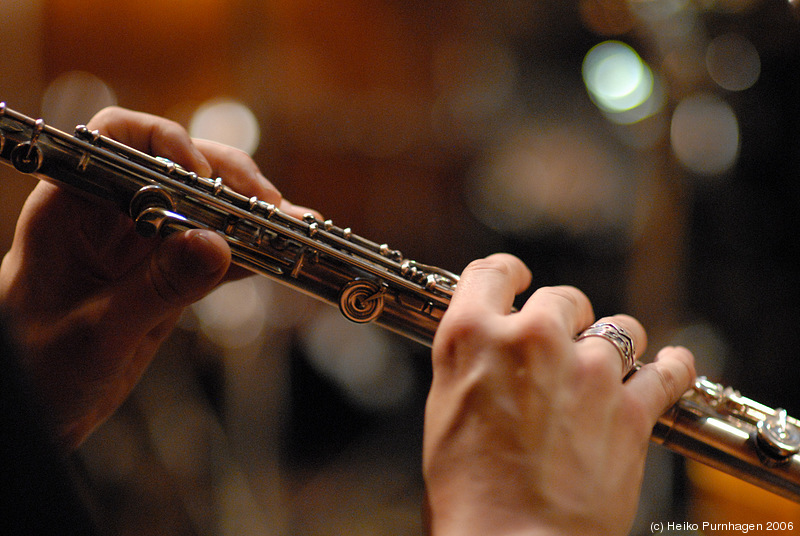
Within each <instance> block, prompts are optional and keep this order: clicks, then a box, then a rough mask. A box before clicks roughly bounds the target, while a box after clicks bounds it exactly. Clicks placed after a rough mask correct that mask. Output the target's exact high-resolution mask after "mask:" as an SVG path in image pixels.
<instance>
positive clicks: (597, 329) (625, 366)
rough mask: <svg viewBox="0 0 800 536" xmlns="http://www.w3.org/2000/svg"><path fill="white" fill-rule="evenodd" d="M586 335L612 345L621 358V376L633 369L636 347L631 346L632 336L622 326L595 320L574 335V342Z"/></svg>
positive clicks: (584, 337)
mask: <svg viewBox="0 0 800 536" xmlns="http://www.w3.org/2000/svg"><path fill="white" fill-rule="evenodd" d="M587 337H600V338H601V339H605V340H607V341H608V342H610V343H611V344H613V345H614V347H615V348H616V349H617V351H618V352H619V356H620V358H621V359H622V377H623V378H624V377H626V376H627V375H628V373H629V372H631V371H632V370H633V368H634V366H635V365H636V349H635V348H634V346H633V337H631V335H630V334H629V333H628V332H627V331H626V330H625V329H624V328H622V327H621V326H618V325H617V324H614V323H612V322H595V323H594V324H592V325H591V326H589V327H588V328H586V329H585V330H584V331H583V332H582V333H580V334H579V335H578V336H577V337H575V342H578V341H581V340H583V339H586V338H587Z"/></svg>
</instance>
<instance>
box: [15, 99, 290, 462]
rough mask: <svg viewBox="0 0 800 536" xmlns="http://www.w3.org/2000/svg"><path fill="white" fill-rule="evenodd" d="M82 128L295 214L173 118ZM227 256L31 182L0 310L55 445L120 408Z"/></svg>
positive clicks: (213, 240) (253, 173) (236, 157)
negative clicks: (140, 230) (143, 233)
mask: <svg viewBox="0 0 800 536" xmlns="http://www.w3.org/2000/svg"><path fill="white" fill-rule="evenodd" d="M88 127H89V128H90V129H92V130H94V129H97V130H99V131H100V132H101V133H102V134H105V135H108V136H110V137H112V138H115V139H117V140H118V141H120V142H122V143H125V144H127V145H130V146H133V147H135V148H137V149H139V150H142V151H144V152H147V153H150V154H154V155H157V156H163V157H166V158H169V159H171V160H173V161H175V162H177V163H178V164H181V165H182V166H183V167H185V168H187V169H189V170H192V171H195V172H197V173H198V174H200V175H201V176H205V177H217V176H221V177H223V179H224V180H225V182H226V184H228V185H230V186H231V187H233V188H234V189H236V190H238V191H240V192H241V193H243V194H245V195H248V196H252V195H256V196H258V197H259V198H260V199H262V200H264V201H267V202H271V203H275V204H278V205H279V206H280V207H281V208H282V209H283V210H286V211H288V212H290V213H292V214H293V215H296V216H299V215H300V212H301V210H300V209H299V208H296V207H293V206H292V205H291V204H289V203H288V202H286V201H284V200H282V198H281V196H280V194H279V193H278V191H277V190H276V189H275V188H274V187H273V186H272V185H271V184H270V183H269V182H268V181H267V179H265V178H264V177H263V176H262V175H261V173H260V172H259V171H258V168H257V167H256V165H255V164H254V163H253V162H252V160H250V158H249V157H248V156H247V155H246V154H245V153H242V152H240V151H238V150H235V149H231V148H229V147H225V146H222V145H219V144H215V143H211V142H208V141H199V140H197V141H194V142H193V141H192V140H191V139H190V138H189V135H188V134H187V133H186V131H185V130H184V129H183V128H182V127H180V126H179V125H178V124H176V123H173V122H170V121H167V120H164V119H160V118H157V117H154V116H151V115H146V114H141V113H135V112H131V111H128V110H123V109H121V108H109V109H105V110H103V111H101V112H100V113H98V114H97V115H96V116H95V117H94V119H92V121H91V122H90V123H89V125H88ZM230 255H231V254H230V249H229V248H228V245H227V243H226V242H225V241H224V240H223V239H222V238H221V237H220V236H219V235H218V234H217V233H215V232H210V231H199V230H193V231H189V232H186V233H176V234H174V235H171V236H170V237H168V238H167V239H164V240H162V239H158V238H154V239H144V238H142V237H140V236H138V235H137V234H136V233H135V232H134V230H133V226H132V222H131V220H130V219H129V218H128V217H127V216H125V215H123V214H121V213H120V212H119V210H118V209H117V208H116V207H113V206H110V205H109V204H107V203H102V202H98V200H96V199H90V198H88V197H81V196H78V195H75V194H73V193H71V192H68V191H66V190H65V189H63V188H60V187H57V186H54V185H53V184H50V183H44V182H43V183H40V184H38V185H37V186H36V188H35V189H34V191H33V192H32V193H31V195H30V197H29V198H28V200H27V202H26V203H25V206H24V207H23V210H22V213H21V215H20V218H19V221H18V224H17V230H16V234H15V238H14V243H13V246H12V249H11V250H10V252H9V253H8V254H7V255H6V257H5V259H4V260H3V264H2V266H1V267H0V304H2V305H3V307H4V308H5V309H7V311H8V312H9V313H10V316H11V318H12V320H13V321H14V329H15V330H16V332H17V335H18V336H19V341H18V342H19V344H20V346H21V354H22V358H23V360H24V362H23V366H24V367H25V368H26V369H27V372H29V373H30V375H31V376H32V380H33V382H34V384H35V386H36V387H37V388H38V390H39V392H40V393H41V394H42V396H43V398H44V403H45V405H46V406H47V407H48V408H50V409H52V413H53V418H54V421H55V422H56V425H57V434H58V435H59V439H60V440H61V441H62V442H63V444H64V446H65V447H66V448H71V447H74V446H76V445H77V444H79V443H80V442H81V441H82V440H83V439H84V438H85V437H86V436H87V435H88V434H89V432H90V431H91V430H92V429H93V428H94V427H95V426H97V425H98V424H99V423H100V422H102V421H103V420H104V419H105V418H107V417H108V416H109V415H110V414H111V413H112V412H113V411H114V410H115V409H116V408H117V407H118V406H119V404H120V403H121V402H122V401H123V400H124V398H125V397H126V396H127V395H128V394H129V392H130V390H131V389H132V388H133V387H134V385H135V384H136V382H137V380H138V379H139V377H140V376H141V374H142V373H143V372H144V370H145V368H146V367H147V365H148V364H149V363H150V360H151V359H152V357H153V355H154V353H155V351H156V349H157V347H158V345H159V344H160V343H161V341H162V340H163V339H164V338H165V337H166V335H167V334H168V333H169V332H170V330H171V329H172V327H173V326H174V324H175V322H176V321H177V319H178V317H179V315H180V313H181V311H182V309H183V308H184V307H185V306H186V305H188V304H190V303H191V302H193V301H195V300H197V299H199V298H201V297H202V296H203V295H205V294H206V293H208V292H209V291H210V290H212V289H213V288H214V287H215V286H216V285H217V284H219V283H220V281H222V280H223V278H225V277H226V274H227V273H228V268H229V265H230V260H231V257H230ZM227 277H230V275H228V276H227Z"/></svg>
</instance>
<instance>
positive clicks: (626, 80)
mask: <svg viewBox="0 0 800 536" xmlns="http://www.w3.org/2000/svg"><path fill="white" fill-rule="evenodd" d="M583 81H584V84H585V85H586V89H587V90H588V92H589V95H591V97H592V100H593V101H594V103H595V104H596V105H597V107H598V108H600V109H601V110H603V111H604V112H606V114H607V115H608V116H609V118H610V119H612V120H613V121H615V122H618V123H634V122H636V121H639V120H641V119H644V118H645V117H649V116H650V115H652V114H653V113H655V112H656V111H657V110H658V108H659V107H660V106H659V103H660V102H661V101H662V99H661V98H660V96H661V92H660V91H654V88H655V87H656V84H655V78H654V76H653V72H652V71H651V69H650V67H649V66H648V65H647V63H645V61H644V60H643V59H642V58H641V57H640V56H639V54H637V52H636V51H635V50H634V49H633V48H631V47H630V46H628V45H626V44H625V43H621V42H619V41H605V42H603V43H600V44H598V45H596V46H594V47H593V48H592V49H591V50H589V52H588V53H587V54H586V56H585V57H584V60H583Z"/></svg>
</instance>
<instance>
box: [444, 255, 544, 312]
mask: <svg viewBox="0 0 800 536" xmlns="http://www.w3.org/2000/svg"><path fill="white" fill-rule="evenodd" d="M530 283H531V272H530V270H528V268H527V266H525V264H524V263H523V262H522V261H521V260H519V259H518V258H517V257H514V256H513V255H509V254H506V253H495V254H494V255H490V256H488V257H486V258H485V259H478V260H475V261H472V262H471V263H470V264H469V265H468V266H467V267H466V268H464V271H463V272H462V273H461V277H460V278H459V281H458V285H457V287H456V291H455V293H454V294H453V299H452V300H451V307H453V306H456V307H458V306H459V304H462V303H464V304H469V303H475V304H480V305H484V306H486V307H488V308H489V309H490V310H492V311H495V312H497V313H499V314H508V313H509V312H510V311H511V306H512V304H513V302H514V297H515V296H516V295H517V294H519V293H520V292H522V291H524V290H525V289H526V288H528V286H529V285H530Z"/></svg>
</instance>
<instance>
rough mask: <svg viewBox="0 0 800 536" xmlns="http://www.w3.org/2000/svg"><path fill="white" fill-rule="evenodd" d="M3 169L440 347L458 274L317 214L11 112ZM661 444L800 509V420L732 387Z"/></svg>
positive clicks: (708, 399) (707, 386) (699, 389)
mask: <svg viewBox="0 0 800 536" xmlns="http://www.w3.org/2000/svg"><path fill="white" fill-rule="evenodd" d="M0 160H2V161H3V162H5V163H6V164H8V165H10V166H13V167H14V168H16V169H17V170H18V171H20V172H22V173H26V174H31V175H34V176H35V177H36V178H38V179H42V180H48V181H50V182H54V183H56V184H59V185H62V186H66V187H68V188H71V189H73V190H75V191H77V192H79V193H83V194H89V195H93V196H98V197H100V198H103V199H106V200H108V201H110V202H112V203H115V204H116V205H117V206H118V207H119V209H120V210H122V211H124V212H125V213H127V214H129V215H130V217H131V218H132V220H133V221H134V222H135V227H136V230H137V231H138V232H139V233H140V234H142V235H144V236H156V235H160V236H166V235H168V234H170V233H173V232H176V231H183V230H188V229H194V228H203V229H211V230H214V231H216V232H218V233H220V235H222V236H223V237H224V238H225V240H226V241H227V242H228V244H229V245H230V248H231V251H232V254H233V262H234V263H236V264H238V265H240V266H243V267H245V268H248V269H250V270H252V271H254V272H257V273H260V274H263V275H265V276H267V277H270V278H272V279H274V280H276V281H278V282H281V283H284V284H286V285H288V286H290V287H291V288H293V289H296V290H298V291H301V292H304V293H306V294H308V295H310V296H313V297H315V298H317V299H319V300H322V301H324V302H327V303H329V304H331V305H333V306H336V307H338V308H339V310H340V311H341V313H342V314H343V315H344V316H345V317H346V318H348V319H349V320H351V321H353V322H357V323H367V322H375V323H377V324H379V325H381V326H383V327H385V328H388V329H390V330H392V331H394V332H396V333H399V334H400V335H402V336H405V337H407V338H409V339H412V340H414V341H417V342H420V343H422V344H425V345H428V346H430V345H431V342H432V340H433V336H434V333H435V332H436V328H437V327H438V325H439V321H440V320H441V318H442V315H443V314H444V312H445V311H446V310H447V307H448V304H449V303H450V299H451V297H452V295H453V292H454V290H455V288H456V285H457V284H458V276H457V275H456V274H453V273H451V272H449V271H447V270H443V269H441V268H437V267H435V266H429V265H426V264H421V263H418V262H416V261H413V260H410V259H406V258H405V257H404V256H403V255H402V254H401V253H400V252H399V251H397V250H395V249H391V248H389V247H388V246H387V245H386V244H378V243H376V242H372V241H370V240H367V239H365V238H362V237H360V236H358V235H356V234H354V233H353V232H352V231H351V230H350V229H349V228H340V227H337V226H336V225H334V224H333V222H331V221H330V220H327V221H320V220H318V219H317V218H316V217H315V216H314V215H312V214H308V215H306V216H305V217H304V218H302V219H298V218H294V217H292V216H289V215H288V214H285V213H283V212H281V211H280V210H279V209H278V207H276V206H275V205H273V204H270V203H266V202H264V201H261V200H259V199H257V198H255V197H246V196H243V195H241V194H239V193H237V192H235V191H234V190H232V189H231V188H229V187H228V186H226V185H225V184H223V182H222V179H220V178H216V179H211V178H205V177H201V176H198V175H197V174H196V173H192V172H189V171H187V170H185V169H183V168H182V167H180V166H179V165H177V164H175V163H173V162H171V161H169V160H166V159H163V158H158V157H153V156H150V155H147V154H145V153H142V152H140V151H137V150H135V149H133V148H131V147H128V146H126V145H123V144H121V143H119V142H116V141H114V140H112V139H110V138H108V137H105V136H101V135H100V134H99V133H97V132H92V131H89V130H88V129H87V128H86V127H85V126H78V127H77V128H76V129H75V133H74V135H70V134H67V133H65V132H62V131H60V130H58V129H55V128H53V127H50V126H48V125H46V124H45V123H44V121H43V120H42V119H33V118H30V117H27V116H25V115H22V114H20V113H18V112H15V111H13V110H11V109H9V108H7V107H6V104H5V103H0ZM651 439H652V441H653V442H655V443H659V444H661V445H664V446H665V447H667V448H669V449H671V450H673V451H674V452H677V453H678V454H681V455H683V456H686V457H687V458H691V459H694V460H697V461H699V462H702V463H705V464H707V465H710V466H712V467H714V468H717V469H719V470H722V471H724V472H726V473H729V474H732V475H734V476H736V477H738V478H741V479H742V480H745V481H748V482H750V483H753V484H755V485H757V486H759V487H762V488H764V489H767V490H769V491H772V492H773V493H776V494H778V495H781V496H783V497H786V498H788V499H791V500H794V501H796V502H800V422H798V420H797V419H794V418H792V417H790V416H789V415H787V413H786V411H785V410H782V409H772V408H769V407H767V406H764V405H762V404H760V403H758V402H756V401H754V400H751V399H749V398H746V397H743V396H741V395H740V394H739V393H738V392H737V391H735V390H733V389H731V388H730V387H725V386H722V385H720V384H716V383H713V382H711V381H708V380H707V379H706V378H702V377H701V378H698V379H697V380H696V381H695V384H694V386H693V387H692V388H691V389H690V390H688V391H687V392H686V393H685V394H684V395H683V397H682V398H681V399H680V400H679V401H678V403H677V404H675V405H674V406H673V407H672V408H671V409H670V410H669V411H667V412H666V413H665V414H664V415H663V416H662V417H661V418H660V419H659V420H658V423H657V424H656V426H655V428H654V429H653V434H652V437H651Z"/></svg>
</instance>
